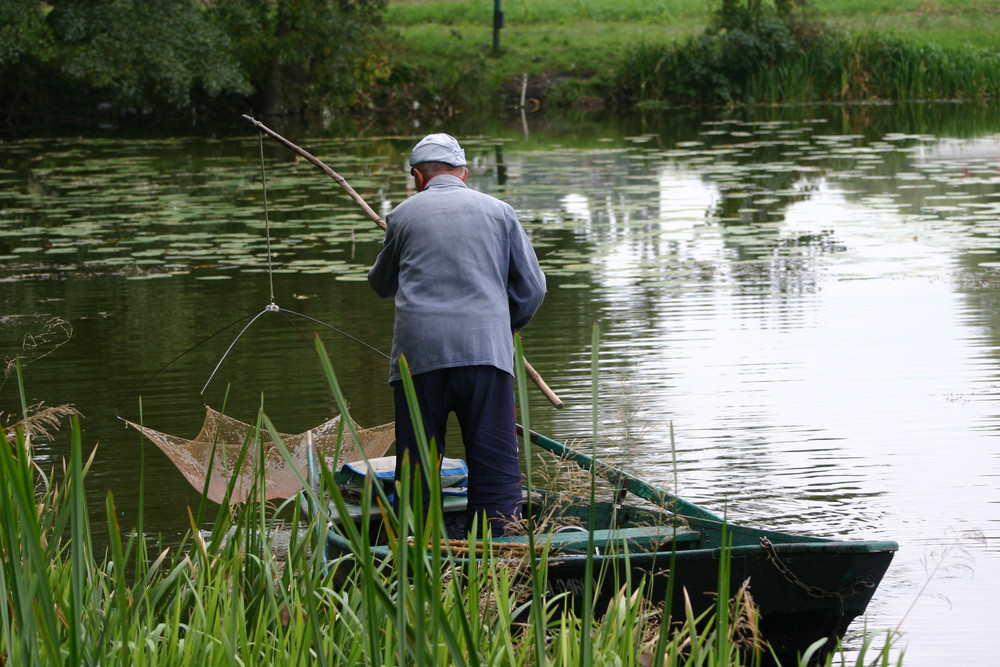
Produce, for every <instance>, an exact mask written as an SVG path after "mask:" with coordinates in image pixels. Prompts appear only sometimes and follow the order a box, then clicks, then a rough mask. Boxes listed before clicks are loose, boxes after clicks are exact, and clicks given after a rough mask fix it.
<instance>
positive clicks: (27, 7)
mask: <svg viewBox="0 0 1000 667" xmlns="http://www.w3.org/2000/svg"><path fill="white" fill-rule="evenodd" d="M385 5H386V0H46V1H43V0H0V112H3V111H5V112H6V113H7V115H8V116H9V117H11V118H15V117H16V118H21V117H23V116H24V115H25V113H28V112H32V113H40V112H41V113H45V112H46V111H48V112H52V111H53V110H55V109H73V110H75V111H77V112H78V113H82V115H87V114H89V113H92V111H91V110H94V109H96V107H97V104H98V103H99V102H100V103H108V104H109V105H110V106H111V108H113V109H114V110H116V111H117V112H119V113H128V112H134V111H142V112H150V113H157V112H163V111H166V112H172V111H174V110H176V109H186V108H188V107H195V106H201V107H204V106H208V107H211V106H213V105H215V106H219V107H226V108H227V110H228V109H232V108H233V107H234V106H236V107H238V108H243V109H248V110H249V109H258V110H263V111H266V112H270V113H295V114H309V113H321V112H325V111H328V110H330V109H333V108H340V109H343V108H347V107H351V106H353V105H356V104H357V103H358V102H359V100H361V99H363V92H362V91H363V90H364V89H365V88H366V87H368V86H369V85H370V84H371V83H372V82H373V81H374V80H375V79H378V78H380V77H384V76H387V75H388V70H389V67H388V58H387V57H386V56H385V55H384V54H382V53H380V52H379V51H378V50H377V49H376V48H375V47H374V45H375V41H376V29H377V27H378V26H379V25H380V23H381V18H382V11H383V10H384V8H385Z"/></svg>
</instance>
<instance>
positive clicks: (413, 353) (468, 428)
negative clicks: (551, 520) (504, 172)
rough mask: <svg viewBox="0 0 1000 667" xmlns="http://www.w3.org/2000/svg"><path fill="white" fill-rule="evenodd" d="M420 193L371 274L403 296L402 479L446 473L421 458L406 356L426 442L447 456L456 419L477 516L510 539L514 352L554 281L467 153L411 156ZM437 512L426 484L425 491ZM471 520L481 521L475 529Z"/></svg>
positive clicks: (391, 227) (399, 216)
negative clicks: (473, 173)
mask: <svg viewBox="0 0 1000 667" xmlns="http://www.w3.org/2000/svg"><path fill="white" fill-rule="evenodd" d="M410 167H411V170H410V173H411V174H412V175H413V178H414V181H415V183H416V188H417V194H415V195H414V196H412V197H410V198H409V199H407V200H406V201H404V202H402V203H401V204H399V206H397V207H396V208H395V209H394V210H393V211H392V212H391V213H390V214H389V215H388V216H387V218H386V222H387V228H386V235H385V243H384V245H383V246H382V250H381V252H379V255H378V257H377V258H376V260H375V264H374V265H373V266H372V268H371V270H370V271H369V272H368V283H369V285H370V286H371V287H372V289H373V290H375V292H376V293H377V294H378V295H379V296H381V297H382V298H389V297H394V299H395V308H396V311H395V322H394V325H393V339H392V354H391V359H390V370H389V383H390V385H391V386H392V388H393V392H394V400H395V406H396V407H395V412H396V479H397V480H399V479H401V478H402V475H401V473H402V466H403V465H404V459H406V458H407V455H408V459H407V460H409V461H410V466H411V471H412V472H413V476H412V477H411V478H412V479H414V480H415V481H416V480H418V479H420V477H418V476H417V471H418V470H424V471H425V470H432V471H437V470H438V468H439V466H440V459H439V460H438V461H433V462H424V461H421V460H420V454H419V451H418V448H417V442H416V436H415V430H414V426H413V423H412V422H411V420H410V412H409V408H408V405H407V401H406V396H405V394H404V391H403V385H402V380H401V375H400V367H399V360H400V357H404V358H405V359H406V363H407V364H408V366H409V371H410V373H411V375H412V376H413V383H414V386H415V388H416V394H417V401H418V404H419V407H420V415H421V419H422V421H423V428H424V432H425V433H426V435H427V438H428V440H431V439H433V440H434V441H435V442H436V443H437V451H438V452H440V453H441V454H443V453H444V451H445V430H446V427H447V421H448V415H449V414H450V413H451V412H454V413H455V415H456V417H457V418H458V423H459V426H460V428H461V431H462V440H463V442H464V443H465V458H466V462H467V464H468V466H469V482H468V484H469V498H468V510H467V513H468V516H469V519H470V522H471V520H472V518H473V517H474V516H478V517H479V525H480V526H482V525H483V519H484V516H485V519H486V520H487V521H488V522H489V524H490V526H491V529H492V531H493V534H495V535H499V534H503V533H504V532H505V531H506V530H507V529H508V526H509V525H510V522H512V521H515V520H517V519H519V518H520V503H521V473H520V464H519V456H518V440H517V433H516V418H515V414H514V347H513V339H512V335H511V332H512V330H519V329H522V328H523V327H524V326H525V325H527V324H528V322H529V321H530V320H531V318H532V317H533V316H534V314H535V312H536V311H537V310H538V307H539V306H540V305H541V303H542V299H543V298H544V296H545V275H544V274H543V273H542V270H541V267H539V265H538V259H537V257H536V256H535V251H534V249H533V248H532V247H531V243H530V242H529V241H528V237H527V235H526V234H525V232H524V229H523V228H522V227H521V223H520V222H519V221H518V219H517V214H516V213H515V212H514V209H513V207H511V206H510V205H509V204H507V203H505V202H502V201H500V200H499V199H496V198H494V197H491V196H489V195H486V194H483V193H480V192H477V191H475V190H472V189H470V188H469V187H468V186H466V183H465V181H466V178H467V177H468V175H469V170H468V167H467V166H466V160H465V151H464V150H463V149H462V148H461V146H460V145H459V143H458V141H457V140H456V139H455V138H454V137H452V136H450V135H448V134H442V133H439V134H430V135H428V136H426V137H424V138H423V139H421V140H420V141H419V142H418V143H417V144H416V146H414V148H413V151H412V153H411V155H410ZM422 487H423V492H422V494H421V496H422V498H423V503H424V505H423V506H424V507H426V506H427V496H428V493H427V485H426V480H425V481H424V482H423V484H422ZM470 525H471V523H470Z"/></svg>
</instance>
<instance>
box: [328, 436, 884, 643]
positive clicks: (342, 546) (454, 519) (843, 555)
mask: <svg viewBox="0 0 1000 667" xmlns="http://www.w3.org/2000/svg"><path fill="white" fill-rule="evenodd" d="M530 438H531V441H532V442H533V443H534V444H536V445H538V446H539V447H541V448H543V449H546V450H548V451H550V452H552V453H553V454H556V455H557V456H559V457H562V458H564V459H568V460H571V461H573V462H575V463H577V464H578V465H579V466H580V467H582V468H584V469H585V470H592V471H594V472H595V473H597V474H598V475H599V476H600V477H602V478H603V479H604V480H606V481H607V482H610V484H611V485H612V487H613V489H614V492H613V493H612V494H611V495H612V496H613V499H612V500H607V501H597V502H596V504H595V505H594V506H593V510H594V512H595V516H596V529H595V530H594V531H593V539H592V541H591V535H590V532H589V531H588V530H586V529H585V528H583V527H585V526H588V523H589V517H590V512H591V509H592V504H591V502H590V500H589V499H578V500H577V501H575V502H567V501H566V498H565V496H562V495H561V494H556V493H549V492H545V491H538V490H532V496H531V503H530V505H531V510H532V512H533V515H534V516H535V517H538V518H539V519H540V521H541V519H542V517H544V519H545V520H544V524H545V525H546V526H547V527H548V528H547V532H545V533H544V534H538V535H535V536H534V542H535V544H536V545H541V544H546V545H548V552H547V560H546V566H547V571H548V577H547V594H549V595H552V596H554V595H559V594H563V593H568V594H569V595H568V596H566V597H567V599H569V600H572V601H573V602H574V603H575V604H577V605H579V601H580V596H581V595H582V594H583V592H584V590H585V585H584V577H585V572H586V562H587V558H588V549H589V548H590V547H591V545H592V546H593V548H594V550H593V551H592V552H590V553H589V557H590V558H592V559H593V569H592V572H593V573H595V575H594V576H595V580H594V586H593V590H594V591H595V593H594V610H595V613H597V614H600V613H602V611H603V610H604V609H605V608H606V607H607V604H608V602H609V601H610V600H611V599H612V597H614V596H617V595H618V594H619V591H620V590H621V588H622V585H623V584H624V583H625V582H631V585H632V586H634V587H641V590H642V594H643V595H645V596H646V597H647V598H648V599H649V600H651V601H653V602H654V603H663V604H664V607H665V609H666V610H668V611H669V613H670V614H671V615H672V616H673V617H674V618H675V619H682V618H683V616H684V599H685V593H686V595H687V598H688V599H689V600H690V602H691V605H692V607H693V610H694V612H695V614H701V613H702V612H704V611H706V610H709V609H714V608H715V604H716V595H715V594H716V591H717V590H719V572H720V563H722V562H723V558H724V557H725V558H727V559H728V562H727V567H728V572H729V582H728V588H729V591H731V592H735V591H736V590H738V589H739V587H740V586H742V585H743V584H744V582H748V586H749V591H750V595H751V596H752V598H753V601H754V603H755V605H756V609H757V612H758V614H759V632H760V636H761V637H762V638H763V640H764V641H766V642H767V643H768V644H769V645H770V648H771V649H773V651H774V653H775V654H776V655H777V656H778V657H779V659H781V660H782V662H785V660H787V659H789V658H795V657H796V656H797V655H801V654H802V653H804V652H805V651H806V649H808V648H809V647H810V646H811V645H812V644H813V643H815V642H816V641H817V640H820V639H826V640H827V643H826V646H825V648H826V649H829V648H832V647H833V646H835V645H836V642H837V640H838V639H840V638H842V637H843V636H844V634H845V632H846V631H847V629H848V626H849V625H850V624H851V622H852V621H853V620H854V619H855V618H857V617H858V616H860V615H862V614H863V613H864V612H865V609H866V607H867V606H868V603H869V601H870V600H871V599H872V596H873V595H874V593H875V590H876V588H877V587H878V585H879V582H880V581H881V580H882V577H883V575H884V574H885V572H886V570H887V569H888V567H889V564H890V562H891V561H892V558H893V555H894V553H895V552H896V551H897V549H898V545H897V543H896V542H890V541H861V540H857V541H855V540H833V539H824V538H818V537H809V536H804V535H795V534H789V533H782V532H778V531H771V530H760V529H755V528H748V527H744V526H739V525H735V524H733V523H731V522H728V521H725V520H723V519H722V518H721V517H718V516H716V515H715V514H713V513H711V512H709V511H707V510H705V509H703V508H701V507H698V506H697V505H695V504H693V503H690V502H687V501H685V500H683V499H681V498H678V497H676V496H674V495H672V494H670V493H668V492H666V491H663V490H662V489H658V488H656V487H654V486H652V485H650V484H647V483H646V482H643V481H642V480H640V479H637V478H635V477H633V476H631V475H629V474H627V473H625V472H623V471H621V470H619V469H617V468H614V467H612V466H609V465H607V464H604V463H601V462H599V461H595V460H594V459H592V458H590V457H588V456H586V455H584V454H582V453H581V452H579V451H576V450H573V449H571V448H569V447H567V446H565V445H563V444H561V443H558V442H556V441H554V440H551V439H549V438H546V437H545V436H541V435H538V434H536V433H531V434H530ZM631 498H634V500H632V499H631ZM443 505H444V511H445V523H446V524H447V525H448V526H449V536H448V537H449V538H452V539H456V540H463V539H465V538H467V537H468V536H467V534H466V530H465V529H466V526H465V519H464V516H465V514H464V512H465V499H464V497H461V496H445V497H444V500H443ZM526 505H527V503H526ZM351 513H352V516H353V518H354V520H360V518H361V516H362V515H361V508H360V506H356V507H352V508H351ZM370 525H372V526H375V528H374V529H373V532H372V537H373V538H374V541H373V544H376V546H374V547H373V551H374V553H375V555H376V556H377V557H379V558H384V559H389V558H391V553H390V551H389V548H388V547H387V546H381V545H377V538H378V521H372V522H371V524H370ZM528 542H529V540H528V536H526V535H518V536H512V537H498V538H494V539H493V540H492V543H491V544H488V545H486V547H487V548H490V549H493V550H494V553H504V551H503V549H504V547H510V548H511V550H516V551H517V552H518V553H528V551H527V550H526V549H525V548H524V547H526V546H527V545H528ZM727 542H728V543H729V544H730V545H731V546H730V547H729V548H728V549H724V547H723V545H724V544H726V543H727ZM466 544H468V543H467V542H466ZM350 549H351V547H350V544H349V543H348V542H347V541H346V540H345V538H344V537H343V536H342V534H341V531H340V530H339V528H338V526H337V525H333V526H332V527H331V529H330V530H329V532H328V534H327V538H326V555H327V557H328V558H336V557H338V556H340V555H343V554H346V553H350ZM456 553H459V555H458V556H457V558H458V560H459V561H462V560H464V558H467V557H471V556H469V555H468V552H465V555H462V552H456ZM598 573H600V574H598Z"/></svg>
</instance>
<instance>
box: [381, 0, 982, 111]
mask: <svg viewBox="0 0 1000 667" xmlns="http://www.w3.org/2000/svg"><path fill="white" fill-rule="evenodd" d="M741 4H743V5H746V4H748V3H741ZM749 4H751V5H753V4H758V5H762V6H764V7H765V8H767V7H770V6H771V3H769V2H766V1H765V2H763V3H749ZM720 5H721V2H720V1H718V0H712V1H709V0H646V1H643V0H576V1H566V0H501V7H502V10H503V14H504V27H503V29H502V30H501V31H500V35H499V45H500V46H499V49H498V50H494V41H493V40H494V35H493V9H494V3H490V2H487V1H486V0H390V2H389V6H388V10H387V13H386V17H387V27H388V31H387V42H386V43H387V48H388V49H389V51H390V52H391V54H392V55H391V57H392V61H393V63H394V68H395V69H394V73H393V75H392V78H391V79H390V81H389V82H388V83H389V86H388V87H387V90H386V91H385V93H384V95H383V96H382V98H381V99H380V100H379V106H381V107H384V108H398V107H400V106H403V105H407V104H408V105H411V106H412V107H415V108H418V109H420V110H421V111H422V112H423V113H433V114H438V115H442V116H447V115H449V114H453V113H458V112H462V111H466V110H469V109H474V108H481V107H482V105H483V104H496V105H500V106H506V107H513V106H516V105H517V104H519V102H520V95H521V88H522V81H523V80H524V75H527V90H526V95H527V97H528V98H529V100H528V105H529V107H533V106H537V107H545V108H548V109H573V108H576V109H578V110H588V109H600V108H605V109H606V108H611V107H616V106H617V107H621V106H632V105H634V104H636V103H639V102H642V101H644V100H646V101H648V100H650V99H653V96H651V95H649V94H648V93H649V92H651V91H653V90H655V91H656V94H657V95H660V94H665V93H667V92H669V91H667V88H669V87H668V86H664V85H663V83H662V81H669V80H670V79H672V78H677V76H678V74H685V75H687V76H691V73H692V72H697V71H698V69H699V68H700V69H702V70H706V71H705V72H704V76H703V82H702V83H699V84H698V85H699V87H703V86H705V85H707V86H710V85H711V84H712V82H711V77H712V76H717V70H715V69H713V68H712V67H706V65H712V63H706V62H705V60H704V59H705V57H706V55H705V51H704V48H705V46H704V45H702V46H701V47H698V46H691V45H690V44H693V43H694V42H695V41H697V38H698V37H700V36H702V35H704V34H705V31H706V29H707V28H709V27H710V26H711V25H712V21H713V14H714V13H715V12H716V10H717V9H718V8H719V7H720ZM808 19H809V20H810V21H812V22H815V24H816V25H817V26H819V27H821V28H822V30H823V31H824V32H828V33H830V34H832V35H835V36H836V39H831V41H830V42H828V43H826V45H824V46H823V48H822V49H819V50H816V49H815V48H814V49H813V50H812V51H810V53H809V54H808V56H807V57H805V58H804V59H797V60H796V61H795V62H789V63H784V64H782V65H781V67H780V68H779V69H782V70H783V72H779V74H778V76H777V77H775V79H774V80H766V81H765V80H762V81H760V82H758V84H757V85H758V86H759V88H755V92H756V93H757V94H756V97H757V98H758V99H755V100H746V101H767V102H781V101H802V98H803V97H804V96H805V95H804V93H803V92H802V91H803V90H809V89H810V84H809V80H810V77H811V79H812V80H813V81H814V82H815V81H820V80H821V79H822V81H821V83H822V86H823V92H824V94H827V91H828V90H834V89H837V90H840V89H843V88H844V82H843V81H842V79H846V80H848V83H851V82H850V81H849V80H850V79H851V77H853V76H855V75H858V76H861V77H862V78H861V80H859V81H858V82H857V83H856V85H854V86H853V88H852V87H850V86H848V89H849V90H850V91H852V92H851V94H852V96H854V97H859V96H864V95H869V96H871V97H873V98H874V97H881V98H886V97H889V96H890V95H901V94H905V95H908V96H917V97H932V96H935V97H939V96H948V95H953V94H954V90H953V89H951V88H948V89H942V91H941V92H940V93H935V91H934V90H933V86H932V83H930V82H931V80H932V78H931V77H933V76H937V77H938V80H940V79H942V78H943V79H948V78H950V77H952V76H953V75H956V74H962V73H963V72H965V73H966V74H964V75H963V76H959V78H960V79H961V78H965V79H967V81H966V82H965V83H964V84H961V86H962V87H961V90H962V91H965V90H967V89H971V90H975V88H974V86H976V85H980V83H979V81H977V80H974V79H971V78H970V77H969V76H968V71H969V66H970V63H974V64H975V68H974V69H976V70H978V69H979V68H980V67H982V68H984V69H985V70H987V71H989V72H992V71H994V69H995V68H996V65H995V64H994V63H993V62H989V60H990V57H989V52H994V53H995V51H996V44H998V43H1000V9H998V8H997V6H996V3H995V2H993V1H992V0H813V2H812V3H811V8H810V12H809V14H808ZM812 46H814V47H817V46H819V45H817V44H812ZM678 47H680V48H679V51H680V54H679V55H676V54H675V55H673V56H668V55H666V54H669V53H672V51H671V50H678ZM699 48H701V49H703V50H702V51H701V52H699ZM712 48H714V49H716V50H718V49H719V48H721V47H720V46H719V45H718V44H715V45H713V47H712ZM866 54H869V55H870V56H871V57H872V58H875V60H874V61H873V70H877V69H879V68H878V67H875V65H876V64H877V65H884V64H885V63H886V62H889V63H896V64H897V66H896V67H895V69H894V70H892V71H889V72H885V71H884V68H883V70H882V71H881V72H880V73H879V76H882V77H883V78H885V77H887V78H889V79H892V80H893V82H892V83H887V84H885V85H884V86H883V87H882V88H880V89H878V90H875V89H874V88H873V87H872V86H871V85H869V82H868V80H867V79H865V78H864V77H865V76H867V77H868V79H870V78H871V76H868V75H866V74H865V73H859V72H858V68H857V65H858V62H859V61H858V57H864V56H865V55H866ZM745 56H746V51H745V50H742V49H741V48H740V47H739V45H736V46H735V50H734V51H733V52H732V57H733V58H734V59H736V60H740V59H741V58H744V59H745ZM856 56H857V57H856ZM670 58H675V59H676V62H675V63H674V66H676V67H682V66H683V67H684V68H685V69H684V70H674V69H670V68H666V67H664V62H665V60H670ZM886 58H889V59H888V60H886ZM832 59H837V61H838V63H839V64H836V65H834V64H831V60H832ZM852 67H853V69H852ZM656 68H658V69H657V76H659V77H661V79H662V81H660V82H657V81H655V80H654V79H655V77H654V76H653V71H652V70H653V69H656ZM813 68H818V69H815V70H814V69H813ZM824 68H825V69H824ZM935 68H936V70H937V74H936V75H935V74H933V73H932V74H930V75H928V74H927V72H926V70H935ZM790 70H797V71H798V74H796V75H795V77H793V78H792V79H789V78H788V77H789V71H790ZM806 70H808V72H809V74H808V75H805V74H802V72H804V71H806ZM922 70H923V73H922ZM793 73H794V72H793ZM743 75H745V72H740V71H737V72H735V73H733V76H743ZM872 76H874V75H872ZM636 77H639V78H640V81H639V82H638V83H637V81H636ZM834 78H836V81H835V82H834ZM647 81H648V82H647ZM643 82H646V83H645V87H646V88H650V86H652V88H651V89H650V90H647V91H640V90H637V88H636V86H638V87H639V88H642V87H643ZM921 86H922V90H923V91H924V92H925V93H934V94H933V95H932V94H924V95H920V94H919V92H916V90H915V89H921ZM970 87H972V88H970ZM811 90H812V91H813V93H817V92H819V91H818V90H817V88H816V85H815V83H814V84H813V85H812V88H811ZM890 91H893V92H891V93H890ZM730 92H732V91H730ZM989 92H990V94H992V91H989ZM738 93H739V94H741V95H742V94H745V91H738ZM827 95H828V94H827ZM768 96H770V98H768ZM761 98H763V99H761ZM828 98H829V95H828ZM665 101H667V102H672V103H676V104H691V103H727V102H736V101H743V100H737V99H733V96H732V95H728V98H727V94H723V95H721V96H717V97H715V98H712V96H705V95H698V96H691V95H687V96H681V97H680V98H679V99H673V100H665Z"/></svg>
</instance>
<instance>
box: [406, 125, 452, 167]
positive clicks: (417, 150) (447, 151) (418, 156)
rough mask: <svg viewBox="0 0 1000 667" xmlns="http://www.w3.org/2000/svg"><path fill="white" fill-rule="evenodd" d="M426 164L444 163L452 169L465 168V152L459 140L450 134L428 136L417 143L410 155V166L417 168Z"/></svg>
mask: <svg viewBox="0 0 1000 667" xmlns="http://www.w3.org/2000/svg"><path fill="white" fill-rule="evenodd" d="M424 162H443V163H444V164H449V165H451V166H452V167H464V166H465V151H464V150H462V147H461V146H459V145H458V140H457V139H455V137H453V136H451V135H450V134H444V133H443V132H442V133H438V134H428V135H427V136H426V137H424V138H423V139H421V140H420V141H418V142H417V145H416V146H414V147H413V152H412V153H410V166H411V167H416V166H417V165H419V164H423V163H424Z"/></svg>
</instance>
